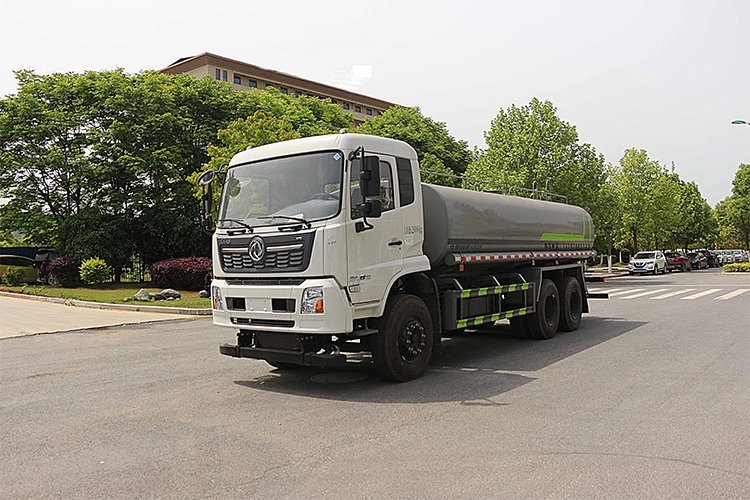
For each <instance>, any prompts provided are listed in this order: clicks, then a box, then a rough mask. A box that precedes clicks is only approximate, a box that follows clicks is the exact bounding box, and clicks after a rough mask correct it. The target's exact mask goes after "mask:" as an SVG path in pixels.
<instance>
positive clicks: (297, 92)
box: [294, 90, 302, 99]
mask: <svg viewBox="0 0 750 500" xmlns="http://www.w3.org/2000/svg"><path fill="white" fill-rule="evenodd" d="M301 95H302V92H300V91H299V90H295V91H294V98H295V99H299V97H300V96H301Z"/></svg>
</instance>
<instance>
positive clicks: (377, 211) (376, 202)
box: [362, 196, 383, 218]
mask: <svg viewBox="0 0 750 500" xmlns="http://www.w3.org/2000/svg"><path fill="white" fill-rule="evenodd" d="M382 213H383V203H382V202H381V201H380V197H378V196H368V197H367V198H365V202H364V203H363V204H362V215H363V216H365V217H371V218H378V217H380V215H381V214H382Z"/></svg>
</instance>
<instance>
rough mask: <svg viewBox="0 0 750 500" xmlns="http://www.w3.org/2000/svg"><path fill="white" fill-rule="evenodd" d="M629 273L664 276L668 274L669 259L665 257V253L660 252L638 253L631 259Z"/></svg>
mask: <svg viewBox="0 0 750 500" xmlns="http://www.w3.org/2000/svg"><path fill="white" fill-rule="evenodd" d="M628 271H629V272H630V274H635V273H641V274H646V273H651V274H659V273H662V274H664V273H666V272H667V259H666V257H664V253H663V252H660V251H659V250H654V251H648V252H638V253H637V254H635V257H633V258H632V259H630V262H629V263H628Z"/></svg>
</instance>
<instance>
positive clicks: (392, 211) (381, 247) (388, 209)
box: [346, 155, 403, 304]
mask: <svg viewBox="0 0 750 500" xmlns="http://www.w3.org/2000/svg"><path fill="white" fill-rule="evenodd" d="M368 156H369V155H368ZM378 156H379V158H380V201H381V203H382V206H383V211H382V214H381V216H380V217H378V218H369V219H367V222H368V223H369V225H371V226H372V228H371V229H365V230H364V231H359V232H358V231H357V223H358V222H363V220H362V216H361V213H362V212H361V209H360V207H359V205H360V204H361V203H362V195H361V191H360V189H359V174H360V171H361V160H359V159H357V160H354V161H352V162H351V163H350V168H349V175H350V177H349V179H350V181H349V197H348V198H349V203H348V207H347V208H348V211H349V214H348V219H347V224H346V225H347V229H346V234H347V249H348V250H347V253H348V254H349V258H348V269H349V273H348V274H349V276H348V283H347V287H348V290H349V296H350V297H351V298H352V302H353V303H355V304H364V303H367V302H377V301H380V300H382V299H383V296H384V295H385V294H386V292H387V289H386V287H387V286H388V284H389V283H390V282H391V279H392V278H393V277H394V276H396V275H397V274H398V273H399V272H400V271H401V268H402V267H403V241H402V240H403V228H402V222H401V211H400V210H399V209H398V200H397V199H396V197H397V190H396V189H394V186H396V185H397V182H396V178H395V172H396V168H395V165H396V164H395V160H394V158H393V157H389V156H384V155H378Z"/></svg>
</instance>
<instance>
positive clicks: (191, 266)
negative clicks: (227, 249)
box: [150, 257, 211, 290]
mask: <svg viewBox="0 0 750 500" xmlns="http://www.w3.org/2000/svg"><path fill="white" fill-rule="evenodd" d="M150 272H151V281H153V282H154V283H156V284H157V285H159V286H161V287H165V288H167V287H168V288H175V289H177V290H202V289H203V287H204V284H205V280H206V275H210V274H211V259H209V258H208V257H183V258H179V259H167V260H162V261H159V262H156V263H155V264H152V265H151V269H150Z"/></svg>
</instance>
